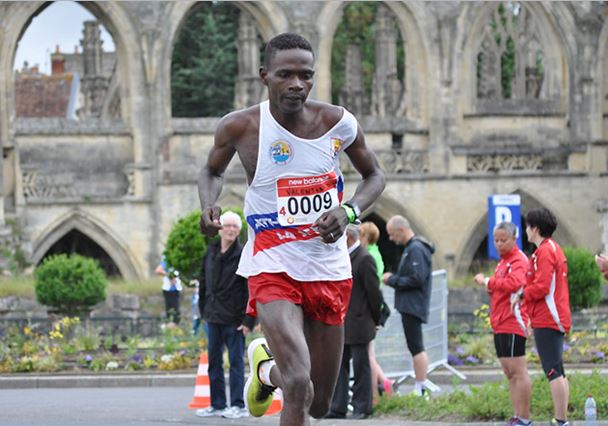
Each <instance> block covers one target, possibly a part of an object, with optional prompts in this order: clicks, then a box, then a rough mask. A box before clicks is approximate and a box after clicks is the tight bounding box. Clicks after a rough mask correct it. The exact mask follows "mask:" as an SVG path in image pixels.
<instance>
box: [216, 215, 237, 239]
mask: <svg viewBox="0 0 608 426" xmlns="http://www.w3.org/2000/svg"><path fill="white" fill-rule="evenodd" d="M240 232H241V229H240V228H239V226H238V224H237V222H236V220H235V219H227V220H226V221H225V222H224V224H223V225H222V229H220V230H219V234H220V239H221V240H222V242H224V243H228V244H232V243H233V242H234V241H236V239H237V238H238V236H239V233H240Z"/></svg>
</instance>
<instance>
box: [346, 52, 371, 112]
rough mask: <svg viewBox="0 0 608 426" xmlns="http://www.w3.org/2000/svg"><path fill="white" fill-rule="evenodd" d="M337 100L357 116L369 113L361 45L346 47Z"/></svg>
mask: <svg viewBox="0 0 608 426" xmlns="http://www.w3.org/2000/svg"><path fill="white" fill-rule="evenodd" d="M339 102H340V105H343V106H345V107H346V108H348V110H349V111H350V112H352V113H353V114H355V115H357V116H359V115H364V114H369V103H368V102H367V99H366V96H365V88H364V87H363V68H362V66H361V47H360V46H357V45H356V44H349V45H348V47H347V48H346V58H345V61H344V86H343V87H342V90H341V91H340V95H339Z"/></svg>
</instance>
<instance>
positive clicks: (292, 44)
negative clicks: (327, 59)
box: [264, 33, 315, 68]
mask: <svg viewBox="0 0 608 426" xmlns="http://www.w3.org/2000/svg"><path fill="white" fill-rule="evenodd" d="M289 49H304V50H308V51H309V52H310V53H312V55H313V57H314V55H315V53H314V52H313V50H312V46H311V45H310V42H309V41H308V40H306V39H305V38H304V37H302V36H301V35H299V34H296V33H282V34H279V35H278V36H276V37H274V38H273V39H272V40H270V41H269V42H268V44H266V48H265V49H264V67H265V68H268V67H269V66H270V60H271V59H272V57H273V56H274V54H275V53H276V51H277V50H289Z"/></svg>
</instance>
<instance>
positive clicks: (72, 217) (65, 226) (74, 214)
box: [31, 210, 143, 280]
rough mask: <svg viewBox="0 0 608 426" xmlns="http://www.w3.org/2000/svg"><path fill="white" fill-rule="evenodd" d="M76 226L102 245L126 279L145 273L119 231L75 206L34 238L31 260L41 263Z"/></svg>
mask: <svg viewBox="0 0 608 426" xmlns="http://www.w3.org/2000/svg"><path fill="white" fill-rule="evenodd" d="M73 230H77V231H78V232H80V233H82V234H84V235H85V236H87V237H88V238H90V239H91V240H93V241H94V242H95V243H96V244H97V245H99V246H100V247H101V248H102V249H103V251H105V252H106V253H107V254H108V256H109V257H110V258H111V259H112V261H113V262H114V264H115V265H116V266H117V267H118V270H119V271H120V275H121V276H122V277H123V278H124V279H126V280H137V279H140V278H142V277H143V274H142V273H141V270H140V268H137V267H136V265H137V262H136V260H135V256H134V255H133V254H132V253H131V252H130V250H129V248H128V247H127V245H126V244H125V243H124V242H123V241H121V239H120V238H119V237H118V235H115V233H114V232H113V231H111V230H110V228H109V227H107V226H106V225H105V224H103V223H102V222H101V221H99V220H97V219H96V218H94V217H93V216H91V215H89V214H87V213H85V212H83V211H81V210H72V211H70V212H69V213H67V214H65V215H63V216H61V217H59V218H57V219H56V220H55V221H54V222H53V223H52V224H51V225H49V226H48V227H47V229H46V230H45V231H44V232H42V234H41V235H40V236H39V237H38V238H36V240H35V241H33V243H32V247H33V253H32V258H31V262H32V263H33V264H35V265H36V264H38V263H40V261H41V260H42V259H43V258H44V257H45V255H46V254H47V252H48V251H49V250H50V249H51V247H53V245H55V244H56V243H57V242H58V241H60V240H61V239H62V238H63V237H64V236H65V235H67V234H68V233H69V232H71V231H73Z"/></svg>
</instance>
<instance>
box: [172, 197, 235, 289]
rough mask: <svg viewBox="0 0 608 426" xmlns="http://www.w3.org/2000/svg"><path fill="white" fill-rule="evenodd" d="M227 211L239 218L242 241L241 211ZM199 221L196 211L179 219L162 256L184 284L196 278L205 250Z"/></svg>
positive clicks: (197, 211) (232, 209)
mask: <svg viewBox="0 0 608 426" xmlns="http://www.w3.org/2000/svg"><path fill="white" fill-rule="evenodd" d="M228 210H231V211H233V212H235V213H237V214H238V215H239V216H241V220H242V221H243V228H241V234H240V238H241V240H243V239H244V238H245V237H246V235H247V226H246V223H245V220H244V217H243V211H242V210H241V209H239V208H227V209H224V210H223V211H228ZM200 219H201V211H200V210H198V209H197V210H195V211H193V212H191V213H189V214H188V215H186V216H184V217H182V218H181V219H179V220H178V221H177V222H176V223H175V225H173V228H171V232H170V233H169V237H168V238H167V244H166V246H165V252H164V255H165V258H166V260H167V265H169V266H170V267H172V268H174V269H176V270H178V271H179V273H180V274H181V276H182V277H183V279H182V282H185V283H187V282H188V281H190V280H191V279H194V278H198V275H199V273H200V268H201V264H202V261H203V256H204V255H205V251H206V249H207V243H206V241H205V238H204V237H203V235H202V234H201V231H200V226H199V222H200ZM218 238H219V237H215V238H213V239H212V241H217V239H218Z"/></svg>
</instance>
